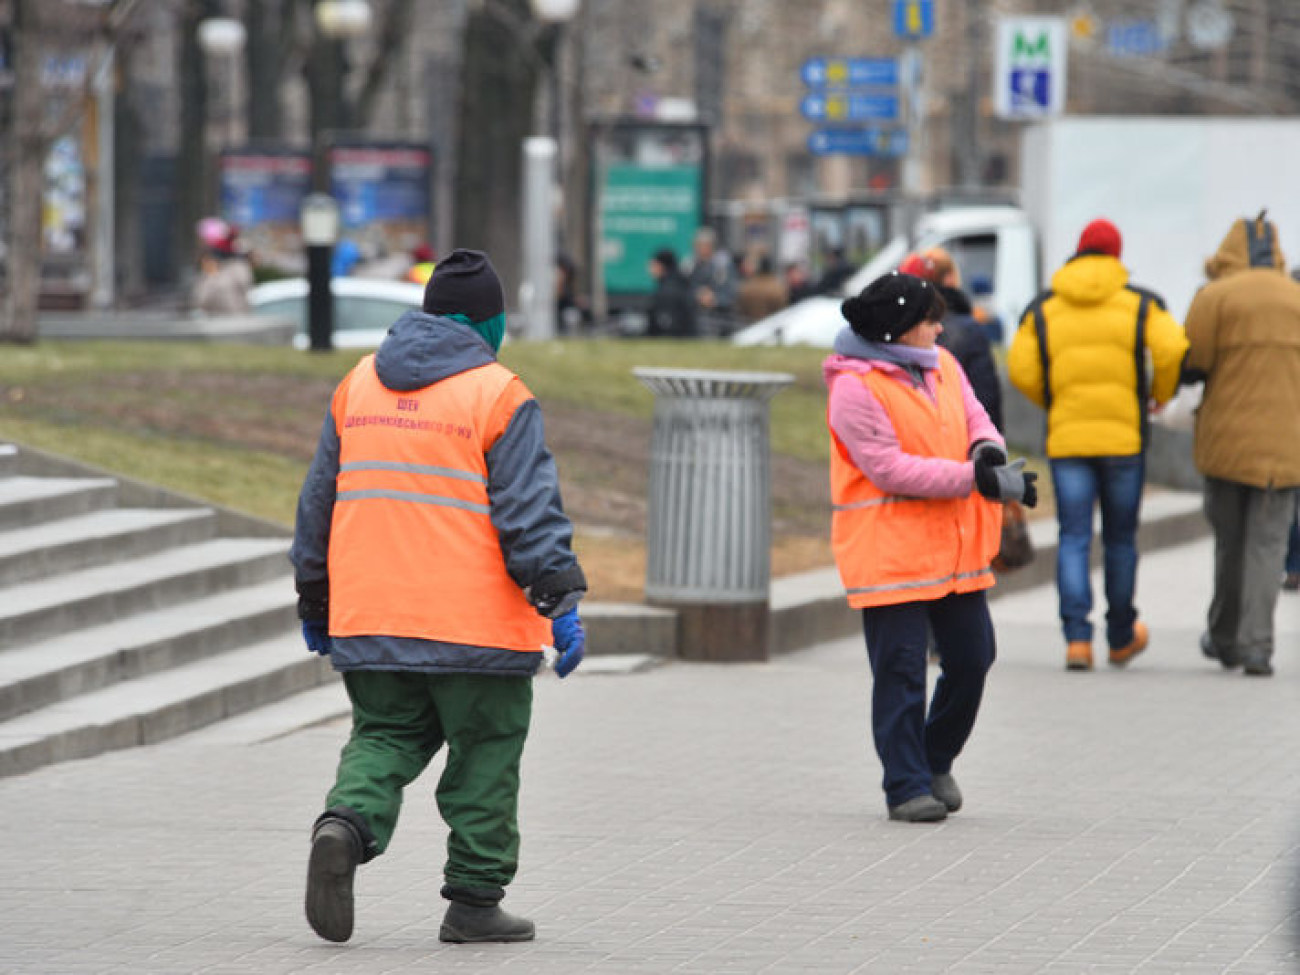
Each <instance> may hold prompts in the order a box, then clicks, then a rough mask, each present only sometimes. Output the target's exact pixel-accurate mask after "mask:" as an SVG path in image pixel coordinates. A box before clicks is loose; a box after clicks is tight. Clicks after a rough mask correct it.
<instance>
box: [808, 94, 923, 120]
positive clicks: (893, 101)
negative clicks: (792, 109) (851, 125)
mask: <svg viewBox="0 0 1300 975" xmlns="http://www.w3.org/2000/svg"><path fill="white" fill-rule="evenodd" d="M799 111H800V112H802V113H803V117H804V118H807V119H812V120H813V121H814V122H866V121H872V120H875V121H880V122H893V121H895V120H897V118H898V96H897V95H863V94H860V93H857V92H824V93H823V92H818V93H816V94H813V95H805V96H804V99H803V101H801V102H800V103H799Z"/></svg>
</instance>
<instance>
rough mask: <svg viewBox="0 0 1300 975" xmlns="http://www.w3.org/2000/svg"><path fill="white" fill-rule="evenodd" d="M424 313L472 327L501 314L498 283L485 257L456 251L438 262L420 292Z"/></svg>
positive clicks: (502, 306)
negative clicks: (454, 317) (453, 318)
mask: <svg viewBox="0 0 1300 975" xmlns="http://www.w3.org/2000/svg"><path fill="white" fill-rule="evenodd" d="M424 310H425V311H426V312H428V313H429V314H430V315H464V316H465V317H466V318H468V319H469V320H470V321H471V322H475V323H482V322H486V321H489V320H490V319H493V318H496V317H497V316H498V315H500V314H502V313H503V312H505V310H506V299H505V294H504V293H503V292H502V290H501V279H500V278H498V277H497V272H496V269H495V268H494V267H493V266H492V262H491V261H489V260H488V256H487V255H486V254H484V253H483V252H482V251H471V250H462V249H457V250H454V251H452V252H451V253H450V254H448V255H447V256H446V257H444V258H443V259H442V260H441V261H439V262H438V264H437V266H436V267H434V269H433V276H432V277H430V278H429V283H428V285H426V286H425V289H424Z"/></svg>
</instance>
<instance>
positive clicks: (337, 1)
mask: <svg viewBox="0 0 1300 975" xmlns="http://www.w3.org/2000/svg"><path fill="white" fill-rule="evenodd" d="M373 16H374V14H373V13H372V11H371V9H370V4H369V3H367V2H366V0H320V2H318V3H317V4H316V26H317V27H319V28H320V31H321V33H322V34H324V35H325V36H326V37H332V38H335V39H339V40H342V39H345V38H349V37H360V36H362V35H363V34H366V33H367V32H369V30H370V23H371V20H372V19H373Z"/></svg>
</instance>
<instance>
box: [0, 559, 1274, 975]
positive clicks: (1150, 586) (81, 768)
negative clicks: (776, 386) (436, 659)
mask: <svg viewBox="0 0 1300 975" xmlns="http://www.w3.org/2000/svg"><path fill="white" fill-rule="evenodd" d="M1209 571H1210V546H1209V542H1208V541H1200V542H1197V543H1193V544H1188V545H1184V546H1181V547H1177V548H1172V549H1169V550H1166V551H1163V552H1160V553H1155V554H1152V555H1148V556H1146V557H1145V558H1144V560H1143V563H1142V569H1141V583H1140V585H1141V592H1140V605H1141V607H1142V611H1143V616H1144V618H1145V619H1146V620H1147V621H1148V622H1149V623H1150V624H1151V626H1152V631H1153V633H1154V639H1153V644H1152V647H1151V649H1150V650H1149V651H1148V652H1147V653H1146V655H1144V656H1143V657H1142V658H1139V660H1138V661H1136V662H1135V663H1134V664H1133V665H1132V667H1130V668H1129V669H1128V670H1127V671H1122V672H1121V671H1111V670H1107V669H1105V668H1104V666H1103V669H1101V670H1099V671H1097V672H1094V673H1091V674H1067V673H1066V672H1065V671H1064V670H1063V668H1062V663H1063V649H1062V646H1061V641H1060V638H1059V635H1058V633H1057V628H1056V625H1055V595H1054V592H1053V590H1051V589H1050V588H1048V587H1039V588H1035V589H1032V590H1027V591H1024V592H1021V593H1017V594H1013V595H1008V596H1006V597H1005V598H1002V599H999V600H997V601H995V603H994V615H995V618H996V620H997V624H998V637H999V644H1000V652H1001V658H1000V661H999V663H998V665H997V666H996V667H995V669H994V671H993V674H992V677H991V683H990V688H989V694H988V697H987V700H986V703H985V707H984V712H983V715H982V717H981V721H980V724H979V726H978V727H977V729H976V734H975V737H974V739H973V740H972V742H971V744H970V746H969V748H968V750H967V754H966V755H965V756H963V758H962V759H961V760H960V761H959V763H958V765H957V768H956V772H957V775H958V777H959V779H960V781H961V783H962V787H963V789H964V791H965V793H966V801H967V805H966V808H965V809H963V810H962V812H961V813H959V814H957V815H956V816H955V817H953V818H951V819H950V820H949V821H948V822H947V823H945V824H943V825H940V826H931V827H926V826H913V825H905V824H895V823H889V822H887V821H886V819H885V815H884V804H883V799H882V797H881V793H880V790H879V779H880V770H879V766H878V764H877V761H876V758H875V755H874V752H873V751H872V749H871V744H870V740H869V736H868V721H867V705H868V695H869V681H868V672H867V665H866V660H865V655H864V652H863V650H862V647H861V644H860V642H859V641H858V640H856V639H851V640H843V641H839V642H835V643H829V644H825V645H823V646H820V647H817V648H815V649H812V650H809V651H806V652H801V653H795V654H790V655H787V656H783V657H781V658H778V659H777V660H775V661H774V662H772V663H769V664H756V665H730V666H713V665H691V664H684V663H673V664H667V665H664V666H662V667H658V668H656V669H653V670H650V671H648V672H644V673H638V674H633V675H629V676H592V675H587V676H584V677H580V678H578V679H573V680H569V681H566V682H564V683H560V682H558V681H556V680H554V679H552V678H549V677H548V678H544V679H539V681H538V686H537V707H536V721H535V725H534V728H535V730H534V734H533V738H532V740H531V742H530V744H529V751H528V754H527V756H526V759H525V779H524V783H525V785H524V795H523V812H522V815H523V825H524V855H523V864H522V869H521V873H520V878H519V880H518V882H517V883H516V884H515V885H514V887H513V888H512V889H511V894H510V896H509V897H508V898H507V906H509V907H510V908H512V909H514V910H516V911H520V912H522V913H525V914H527V915H529V916H531V917H533V918H535V919H536V921H537V923H538V931H539V937H538V940H537V941H536V942H534V943H532V944H528V945H512V946H488V947H484V948H474V947H465V946H444V945H440V944H439V943H438V941H437V928H438V921H439V919H440V917H441V911H442V908H443V904H442V902H441V901H440V900H439V899H438V888H439V885H440V877H439V868H440V865H441V859H442V856H441V848H442V843H443V830H442V827H441V825H440V823H439V821H438V818H437V814H436V811H435V809H434V806H433V802H432V798H431V790H432V780H433V776H434V774H436V771H437V770H436V769H431V770H430V772H428V773H426V776H425V779H423V780H422V781H421V782H419V783H417V784H416V786H415V787H414V788H413V789H412V791H411V793H410V794H409V801H408V803H407V807H406V811H405V813H404V820H403V822H402V824H401V827H400V828H399V830H398V834H397V838H396V840H395V842H394V844H393V847H392V849H391V850H390V853H389V855H387V856H385V857H383V858H381V859H379V860H377V861H375V862H374V863H373V864H370V865H369V866H367V867H364V868H362V871H361V872H360V874H359V876H358V909H359V913H358V924H357V931H356V934H355V936H354V939H353V941H352V942H351V943H350V944H348V945H346V946H334V945H329V944H326V943H324V942H321V941H318V940H317V939H316V938H315V937H314V936H313V935H312V933H311V931H310V930H309V929H308V927H307V925H306V922H305V921H304V920H303V917H302V910H301V899H302V883H303V879H304V875H305V868H306V854H307V828H308V825H309V824H310V822H311V820H312V819H313V818H314V816H315V815H316V813H317V811H318V808H319V804H320V802H321V800H322V797H323V795H324V792H325V790H326V788H327V786H328V784H329V781H330V777H331V773H332V770H333V766H334V762H335V759H336V756H337V752H338V748H339V746H340V745H341V744H342V741H343V738H344V735H345V733H346V726H345V724H344V723H343V722H340V721H335V722H331V723H329V724H326V725H323V726H320V727H316V728H311V729H307V730H305V731H300V732H298V733H295V734H292V735H289V736H286V737H282V738H278V739H276V740H273V741H270V742H265V743H261V744H238V743H231V742H230V741H229V740H228V739H226V740H222V739H220V738H219V737H216V736H211V735H204V734H203V733H200V734H198V735H192V736H189V737H187V738H182V739H178V740H176V741H174V742H171V743H168V744H165V745H159V746H153V747H149V748H141V749H134V750H130V751H126V752H119V753H115V754H112V755H106V756H103V757H100V758H97V759H94V760H92V761H86V762H74V763H69V764H66V765H60V766H56V767H52V768H48V769H45V770H42V771H39V772H36V773H34V774H31V775H27V776H20V777H17V778H12V779H6V780H3V781H0V807H2V808H3V809H4V810H5V818H6V830H5V836H6V839H5V842H4V844H3V853H0V877H3V879H2V880H0V970H3V971H6V972H16V973H61V975H71V973H79V972H120V973H127V972H129V973H133V975H139V973H152V972H159V973H178V972H219V973H288V972H312V973H332V972H339V973H350V972H357V973H362V972H364V973H378V972H395V973H396V972H411V973H414V972H421V973H423V972H463V973H470V972H475V973H479V972H496V971H503V972H528V973H570V972H602V973H614V975H629V973H652V972H653V973H658V972H690V973H751V972H779V973H802V972H816V973H823V972H825V973H839V972H881V973H896V972H908V971H925V972H940V971H952V972H997V973H1015V972H1059V973H1075V972H1115V973H1121V972H1193V973H1197V972H1204V973H1221V972H1238V973H1256V972H1293V971H1296V970H1298V969H1300V955H1298V954H1297V952H1296V949H1295V942H1294V941H1293V938H1292V934H1293V932H1294V931H1296V930H1297V928H1298V925H1300V914H1298V913H1297V908H1298V906H1300V900H1298V899H1297V893H1298V890H1297V888H1298V887H1300V860H1298V859H1297V851H1298V850H1300V776H1297V775H1296V774H1295V773H1296V767H1297V760H1296V758H1295V754H1296V747H1297V741H1300V707H1297V703H1298V702H1300V694H1298V691H1300V597H1296V596H1285V595H1284V596H1283V600H1282V610H1281V612H1280V614H1279V623H1280V627H1279V634H1278V654H1277V659H1276V665H1277V668H1278V673H1277V676H1276V677H1274V678H1272V679H1271V680H1267V679H1254V678H1246V677H1244V676H1241V675H1240V674H1228V673H1223V672H1221V671H1220V670H1219V669H1218V667H1217V666H1215V665H1213V664H1211V663H1209V662H1207V661H1204V660H1203V659H1202V658H1201V657H1200V654H1199V651H1198V650H1197V647H1196V637H1197V634H1198V632H1199V629H1200V625H1201V619H1202V614H1203V609H1204V606H1205V605H1206V601H1207V599H1208V588H1209Z"/></svg>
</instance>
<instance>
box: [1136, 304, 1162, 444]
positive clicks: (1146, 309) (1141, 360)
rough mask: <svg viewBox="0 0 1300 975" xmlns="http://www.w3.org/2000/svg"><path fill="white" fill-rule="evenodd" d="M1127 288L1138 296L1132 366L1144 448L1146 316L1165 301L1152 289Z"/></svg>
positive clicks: (1147, 386) (1146, 435)
mask: <svg viewBox="0 0 1300 975" xmlns="http://www.w3.org/2000/svg"><path fill="white" fill-rule="evenodd" d="M1129 290H1130V291H1132V292H1133V293H1134V294H1136V295H1137V296H1138V313H1137V331H1136V332H1135V334H1134V336H1133V368H1134V369H1135V370H1136V372H1135V375H1136V376H1137V382H1136V384H1135V385H1136V392H1137V401H1138V429H1139V431H1140V432H1141V435H1142V449H1143V450H1146V448H1147V440H1148V439H1149V438H1150V436H1151V418H1150V417H1149V416H1148V415H1147V400H1148V399H1150V398H1151V389H1150V383H1149V382H1148V379H1147V357H1146V351H1147V317H1148V316H1149V315H1150V314H1151V306H1152V305H1153V304H1154V305H1155V306H1156V307H1157V308H1160V309H1162V310H1163V309H1164V307H1165V303H1164V300H1163V299H1161V297H1160V296H1159V295H1158V294H1156V293H1155V292H1154V291H1147V290H1146V289H1145V288H1138V287H1134V286H1133V285H1129Z"/></svg>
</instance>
